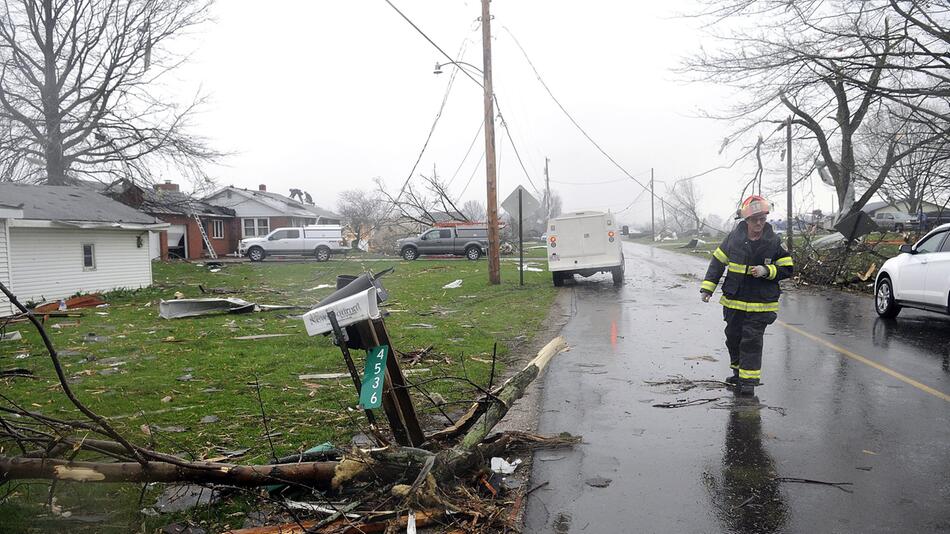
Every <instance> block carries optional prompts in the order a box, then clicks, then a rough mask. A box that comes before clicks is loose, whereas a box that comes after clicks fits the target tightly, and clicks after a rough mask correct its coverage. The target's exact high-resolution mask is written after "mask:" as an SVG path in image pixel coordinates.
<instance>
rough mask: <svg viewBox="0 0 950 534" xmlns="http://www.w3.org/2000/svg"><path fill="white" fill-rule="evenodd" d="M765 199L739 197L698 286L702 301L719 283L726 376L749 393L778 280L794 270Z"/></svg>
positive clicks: (771, 319) (759, 369) (741, 391)
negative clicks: (732, 223) (730, 225)
mask: <svg viewBox="0 0 950 534" xmlns="http://www.w3.org/2000/svg"><path fill="white" fill-rule="evenodd" d="M769 207H770V204H769V202H768V201H767V200H766V199H764V198H762V197H761V196H759V195H752V196H750V197H748V198H746V199H745V200H744V201H742V205H741V206H740V207H739V216H740V217H741V218H742V219H743V220H742V221H741V222H739V224H738V225H737V226H736V228H735V230H733V231H732V232H731V233H730V234H729V235H728V236H726V238H725V239H724V240H723V242H722V244H721V245H719V248H717V249H716V250H715V252H713V257H712V259H711V260H710V261H709V268H708V269H707V270H706V277H705V279H703V282H702V285H701V287H700V294H701V295H702V300H703V302H709V298H710V297H711V296H712V294H713V292H714V291H715V290H716V286H718V285H719V280H720V279H721V278H722V275H723V273H724V272H726V281H725V282H724V283H723V285H722V298H720V299H719V303H720V304H722V312H723V319H724V320H725V321H726V348H727V349H729V366H730V367H731V368H732V376H730V377H729V378H727V379H726V382H727V383H728V384H730V385H731V386H734V387H735V388H736V392H737V393H738V394H739V395H753V394H754V393H755V387H756V386H758V385H759V384H760V379H761V376H762V338H763V336H764V334H765V328H766V327H767V326H768V325H770V324H772V323H774V322H775V319H776V318H777V312H778V298H779V294H780V293H781V290H780V289H779V284H778V283H779V280H784V279H785V278H788V277H790V276H792V272H793V270H794V266H793V263H792V257H791V256H790V255H789V254H788V251H786V250H785V248H784V247H783V246H782V240H781V238H780V237H779V236H778V235H777V234H776V233H775V232H774V231H773V230H772V226H771V225H770V224H768V223H767V222H766V219H767V217H768V214H769Z"/></svg>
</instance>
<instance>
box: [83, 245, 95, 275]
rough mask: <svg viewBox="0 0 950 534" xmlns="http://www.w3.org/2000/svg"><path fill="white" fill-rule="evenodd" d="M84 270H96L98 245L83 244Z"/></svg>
mask: <svg viewBox="0 0 950 534" xmlns="http://www.w3.org/2000/svg"><path fill="white" fill-rule="evenodd" d="M82 270H84V271H95V270H96V246H95V245H93V244H85V245H83V246H82Z"/></svg>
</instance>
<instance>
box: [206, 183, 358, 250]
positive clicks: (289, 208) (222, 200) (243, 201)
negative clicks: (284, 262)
mask: <svg viewBox="0 0 950 534" xmlns="http://www.w3.org/2000/svg"><path fill="white" fill-rule="evenodd" d="M309 197H310V195H307V200H310V198H309ZM203 200H204V202H207V203H208V204H212V205H214V206H221V207H225V208H230V209H232V210H234V212H235V216H236V217H237V218H238V219H240V222H241V237H242V238H245V237H256V236H263V235H267V234H268V233H270V231H271V230H273V229H275V228H280V227H284V226H307V225H310V224H340V221H341V220H342V217H341V216H339V215H337V214H335V213H333V212H331V211H327V210H325V209H323V208H321V207H319V206H316V205H314V204H313V203H310V202H298V201H297V200H294V199H292V198H290V197H285V196H284V195H280V194H277V193H271V192H269V191H267V187H266V186H265V185H264V184H261V185H260V186H259V187H258V189H257V190H256V191H255V190H253V189H241V188H239V187H234V186H230V187H225V188H224V189H221V190H220V191H217V192H215V193H214V194H212V195H210V196H208V197H207V198H204V199H203Z"/></svg>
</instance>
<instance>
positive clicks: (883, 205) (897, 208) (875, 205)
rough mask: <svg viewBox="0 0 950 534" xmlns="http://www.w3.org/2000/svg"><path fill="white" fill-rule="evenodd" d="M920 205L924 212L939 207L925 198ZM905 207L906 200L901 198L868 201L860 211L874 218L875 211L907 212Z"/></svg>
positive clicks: (932, 210)
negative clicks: (891, 200)
mask: <svg viewBox="0 0 950 534" xmlns="http://www.w3.org/2000/svg"><path fill="white" fill-rule="evenodd" d="M920 205H921V207H922V208H923V209H924V212H926V213H930V212H935V211H938V210H940V208H941V207H940V206H938V205H936V204H934V203H933V202H927V201H926V200H921V201H920ZM907 207H908V205H907V202H906V201H903V200H901V201H898V202H886V201H879V202H868V203H867V204H865V205H864V207H863V208H861V211H863V212H864V213H867V214H868V215H869V216H871V218H874V215H875V214H877V213H908V211H907ZM910 215H917V213H916V212H915V213H911V214H910Z"/></svg>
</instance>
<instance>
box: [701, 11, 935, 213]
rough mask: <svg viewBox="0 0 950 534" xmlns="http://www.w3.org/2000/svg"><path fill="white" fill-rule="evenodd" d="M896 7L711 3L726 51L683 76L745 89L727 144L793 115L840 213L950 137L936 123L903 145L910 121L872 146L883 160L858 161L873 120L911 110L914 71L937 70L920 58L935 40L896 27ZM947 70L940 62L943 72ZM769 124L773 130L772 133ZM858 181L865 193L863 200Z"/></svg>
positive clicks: (705, 56) (705, 55) (704, 56)
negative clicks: (896, 109)
mask: <svg viewBox="0 0 950 534" xmlns="http://www.w3.org/2000/svg"><path fill="white" fill-rule="evenodd" d="M898 3H899V2H896V1H894V0H874V1H864V0H834V1H819V0H805V1H801V2H788V1H785V0H763V1H752V0H706V1H705V2H704V5H705V6H706V11H705V13H704V14H703V15H702V16H703V17H706V18H707V20H708V21H709V22H710V26H712V25H713V24H716V25H718V23H722V24H721V25H720V27H725V28H728V30H727V33H724V34H720V35H716V37H717V39H718V42H719V44H721V45H722V46H721V47H717V48H715V49H714V50H713V51H711V52H707V51H702V52H700V53H699V54H697V55H695V56H694V57H692V58H689V59H688V60H686V62H685V65H684V66H685V69H684V70H687V71H688V72H689V73H691V75H693V76H696V77H698V78H699V79H701V80H704V81H711V82H717V83H723V84H726V85H729V86H731V87H732V88H734V89H737V90H738V91H739V93H740V98H739V99H738V103H737V104H736V105H735V106H734V107H733V108H731V109H730V110H729V112H728V113H726V114H724V115H722V116H721V117H720V118H725V119H729V120H731V121H734V122H735V123H737V125H738V128H737V130H736V132H735V134H734V135H732V136H730V138H729V139H727V142H726V144H728V143H730V142H733V141H735V140H736V139H737V138H739V137H741V136H743V135H744V134H747V133H756V132H757V131H758V130H761V129H762V128H761V126H763V125H764V124H765V123H772V124H774V123H782V122H783V121H784V120H785V117H787V116H788V115H791V118H792V124H793V126H794V130H795V131H794V134H793V135H794V137H795V138H797V139H800V140H803V141H804V142H800V143H799V145H800V146H801V148H803V149H804V153H805V154H807V155H808V158H809V159H811V160H813V161H814V160H815V159H820V160H821V163H822V165H821V166H823V167H824V168H825V170H826V173H827V175H826V177H827V181H829V182H830V183H831V184H832V185H833V186H834V187H835V190H836V192H837V196H838V201H839V205H840V206H841V207H842V209H841V215H842V216H843V215H846V214H848V213H851V212H854V211H857V210H859V209H860V208H861V207H862V206H864V204H866V203H867V202H868V200H870V198H871V197H872V196H873V195H874V194H875V193H876V192H877V190H878V188H879V187H880V186H881V185H882V184H883V183H884V182H885V181H886V179H887V177H888V175H889V173H890V171H891V169H892V168H893V166H894V165H895V164H896V163H897V162H899V161H900V160H901V159H903V158H904V157H906V156H907V155H908V154H910V153H911V152H913V151H914V150H915V149H916V148H917V147H919V146H923V145H925V144H929V143H933V142H938V141H940V140H941V139H944V138H945V136H946V133H947V129H946V124H943V125H940V124H937V125H933V124H932V126H933V127H932V128H931V132H930V135H928V136H926V137H924V138H922V139H920V140H919V142H918V143H916V144H914V145H910V146H900V145H899V143H898V139H899V138H900V136H901V135H902V133H903V132H904V131H905V129H906V128H907V127H908V124H909V123H908V122H906V121H905V122H903V123H899V124H895V126H896V127H897V129H896V130H895V131H892V132H890V134H889V135H886V136H878V137H876V138H874V139H873V140H874V141H875V142H877V143H878V144H877V146H869V147H867V149H868V153H873V154H879V157H876V158H875V159H874V161H873V164H872V162H869V161H861V160H859V159H858V158H857V155H858V154H857V152H856V150H855V146H856V142H857V138H858V137H859V136H860V134H861V130H862V128H864V127H865V121H866V119H867V117H868V115H869V114H873V113H878V112H887V111H888V108H887V106H888V105H893V106H899V105H913V104H911V102H910V101H911V99H903V100H901V97H900V95H901V91H900V88H901V87H905V86H907V82H908V81H909V80H912V79H915V77H914V76H913V75H912V73H913V72H914V71H915V69H923V70H928V71H931V72H936V71H934V69H930V68H928V67H926V66H922V60H921V58H922V57H924V55H922V54H920V53H919V50H920V49H922V48H926V46H927V42H929V41H927V42H922V41H920V40H919V39H918V38H917V37H919V36H920V32H919V31H918V32H916V33H912V32H910V31H909V27H910V25H909V24H898V23H897V21H898V20H899V19H900V18H901V17H898V16H896V15H895V14H896V13H898V11H896V10H895V7H894V6H895V5H896V4H898ZM892 19H893V21H892ZM931 40H932V39H931ZM923 61H925V62H931V61H933V59H932V57H931V56H928V57H927V58H926V59H924V60H923ZM946 64H947V63H946V62H945V61H944V62H943V63H942V64H941V65H938V67H939V69H938V70H942V72H943V73H944V74H946V72H947V70H946ZM917 78H919V76H918V77H917ZM772 124H770V125H769V128H768V129H769V130H773V131H774V126H772ZM871 140H872V139H871V138H866V139H865V141H866V142H870V141H871ZM800 150H801V149H800ZM859 183H861V184H863V188H864V190H863V192H862V193H861V194H860V195H856V194H855V187H856V185H858V184H859Z"/></svg>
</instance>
